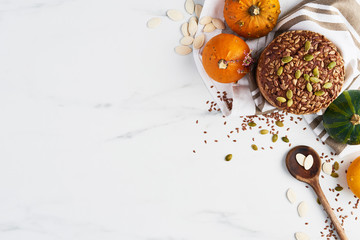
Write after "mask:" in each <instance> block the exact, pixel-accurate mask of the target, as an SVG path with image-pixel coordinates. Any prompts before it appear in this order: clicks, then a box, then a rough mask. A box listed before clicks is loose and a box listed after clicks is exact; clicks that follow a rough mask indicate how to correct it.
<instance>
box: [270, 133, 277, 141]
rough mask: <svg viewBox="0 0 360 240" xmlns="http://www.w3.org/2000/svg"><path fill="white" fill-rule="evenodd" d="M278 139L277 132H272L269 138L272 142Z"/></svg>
mask: <svg viewBox="0 0 360 240" xmlns="http://www.w3.org/2000/svg"><path fill="white" fill-rule="evenodd" d="M277 140H278V135H277V134H274V135H273V136H272V138H271V141H272V142H276V141H277Z"/></svg>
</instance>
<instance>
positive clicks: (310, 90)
mask: <svg viewBox="0 0 360 240" xmlns="http://www.w3.org/2000/svg"><path fill="white" fill-rule="evenodd" d="M306 89H307V90H308V91H309V92H312V90H313V87H312V86H311V84H310V83H307V84H306Z"/></svg>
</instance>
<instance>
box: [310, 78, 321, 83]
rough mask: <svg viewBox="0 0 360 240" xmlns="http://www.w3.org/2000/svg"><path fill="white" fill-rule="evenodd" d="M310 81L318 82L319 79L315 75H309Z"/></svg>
mask: <svg viewBox="0 0 360 240" xmlns="http://www.w3.org/2000/svg"><path fill="white" fill-rule="evenodd" d="M310 81H311V82H313V83H318V82H320V79H318V78H317V77H310Z"/></svg>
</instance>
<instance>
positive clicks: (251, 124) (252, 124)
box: [248, 122, 256, 127]
mask: <svg viewBox="0 0 360 240" xmlns="http://www.w3.org/2000/svg"><path fill="white" fill-rule="evenodd" d="M248 125H249V126H250V127H255V126H256V123H254V122H249V123H248Z"/></svg>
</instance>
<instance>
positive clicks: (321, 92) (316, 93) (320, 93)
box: [315, 90, 325, 96]
mask: <svg viewBox="0 0 360 240" xmlns="http://www.w3.org/2000/svg"><path fill="white" fill-rule="evenodd" d="M324 93H325V92H324V91H322V90H320V91H316V92H315V95H316V96H322V95H324Z"/></svg>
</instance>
